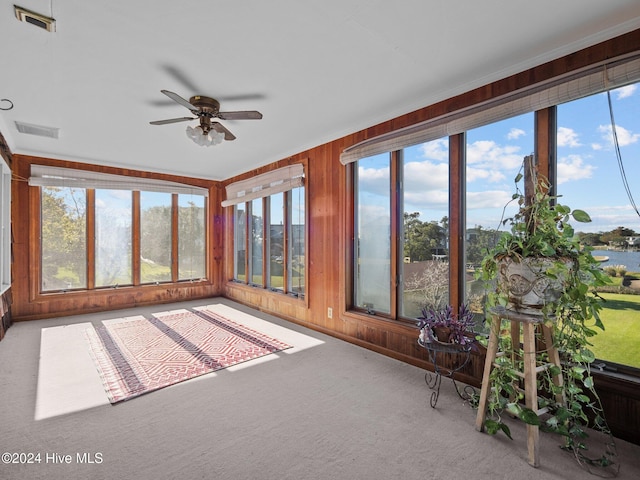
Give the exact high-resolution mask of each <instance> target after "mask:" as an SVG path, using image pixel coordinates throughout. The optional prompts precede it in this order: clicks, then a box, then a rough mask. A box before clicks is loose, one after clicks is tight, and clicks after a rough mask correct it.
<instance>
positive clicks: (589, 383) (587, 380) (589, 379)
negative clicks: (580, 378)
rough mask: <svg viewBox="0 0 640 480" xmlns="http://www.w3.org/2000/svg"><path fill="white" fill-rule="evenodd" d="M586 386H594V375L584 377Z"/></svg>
mask: <svg viewBox="0 0 640 480" xmlns="http://www.w3.org/2000/svg"><path fill="white" fill-rule="evenodd" d="M584 386H585V387H587V388H593V386H594V384H593V377H587V378H585V379H584Z"/></svg>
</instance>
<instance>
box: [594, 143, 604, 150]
mask: <svg viewBox="0 0 640 480" xmlns="http://www.w3.org/2000/svg"><path fill="white" fill-rule="evenodd" d="M591 149H592V150H602V145H600V144H599V143H592V144H591Z"/></svg>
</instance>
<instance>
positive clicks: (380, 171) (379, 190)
mask: <svg viewBox="0 0 640 480" xmlns="http://www.w3.org/2000/svg"><path fill="white" fill-rule="evenodd" d="M358 179H359V185H360V190H361V191H363V192H370V193H374V194H378V195H388V194H389V168H388V167H384V168H365V167H360V168H359V169H358Z"/></svg>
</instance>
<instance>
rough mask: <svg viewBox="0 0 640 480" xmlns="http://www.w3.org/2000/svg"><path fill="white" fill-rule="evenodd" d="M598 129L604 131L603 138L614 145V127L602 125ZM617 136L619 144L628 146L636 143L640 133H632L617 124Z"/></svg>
mask: <svg viewBox="0 0 640 480" xmlns="http://www.w3.org/2000/svg"><path fill="white" fill-rule="evenodd" d="M598 131H599V132H600V133H602V138H603V139H604V140H605V141H606V142H607V143H608V144H609V145H613V134H612V132H613V129H612V128H611V125H600V126H599V127H598ZM616 136H617V137H618V145H620V146H621V147H626V146H627V145H631V144H632V143H636V142H637V141H638V139H640V133H632V132H631V131H629V130H627V129H626V128H624V127H621V126H620V125H616Z"/></svg>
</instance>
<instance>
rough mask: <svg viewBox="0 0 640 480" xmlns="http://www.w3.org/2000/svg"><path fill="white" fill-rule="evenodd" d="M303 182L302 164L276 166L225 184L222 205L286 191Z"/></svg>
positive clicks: (227, 205)
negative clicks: (273, 168) (261, 172)
mask: <svg viewBox="0 0 640 480" xmlns="http://www.w3.org/2000/svg"><path fill="white" fill-rule="evenodd" d="M303 184H304V166H303V165H302V164H301V163H297V164H295V165H288V166H286V167H282V168H278V169H277V170H272V171H270V172H267V173H263V174H261V175H256V176H255V177H251V178H248V179H246V180H240V181H239V182H234V183H230V184H229V185H227V199H226V200H224V201H223V202H222V206H223V207H229V206H231V205H237V204H238V203H243V202H249V201H251V200H254V199H256V198H262V197H268V196H269V195H273V194H274V193H280V192H286V191H287V190H291V189H292V188H296V187H300V186H302V185H303Z"/></svg>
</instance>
